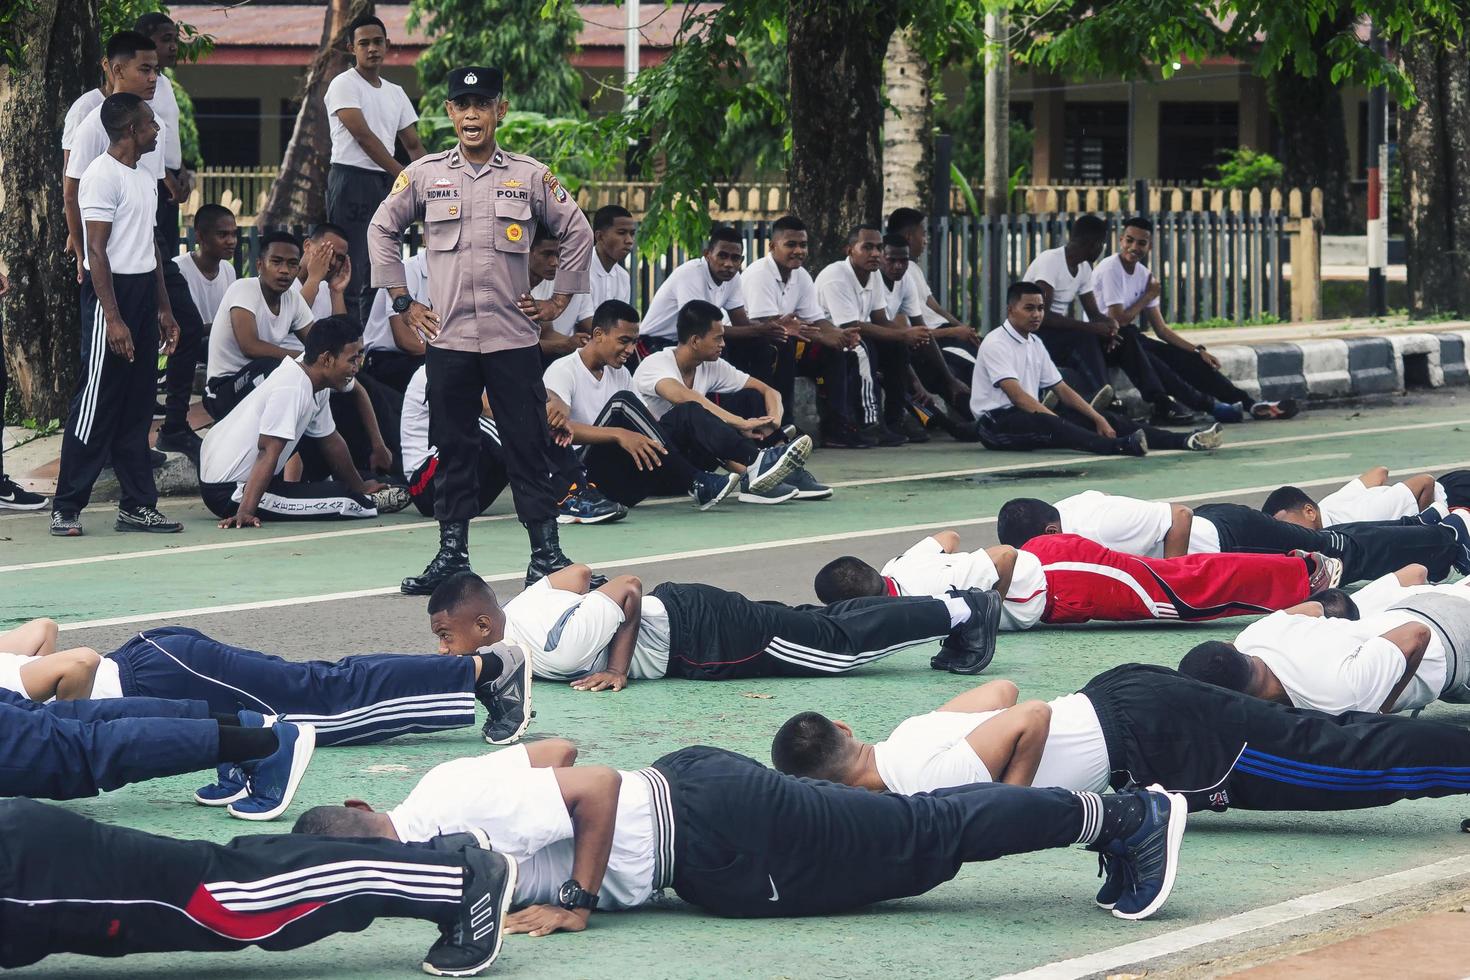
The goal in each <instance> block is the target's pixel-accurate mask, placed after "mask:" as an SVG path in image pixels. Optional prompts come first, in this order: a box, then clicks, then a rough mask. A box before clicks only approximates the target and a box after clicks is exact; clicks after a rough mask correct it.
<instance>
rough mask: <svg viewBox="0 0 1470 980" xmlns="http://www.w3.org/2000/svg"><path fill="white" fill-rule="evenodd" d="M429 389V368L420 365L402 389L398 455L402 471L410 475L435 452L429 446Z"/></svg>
mask: <svg viewBox="0 0 1470 980" xmlns="http://www.w3.org/2000/svg"><path fill="white" fill-rule="evenodd" d="M428 388H429V369H428V368H427V367H425V366H424V365H422V364H420V365H419V369H418V370H417V371H415V372H414V373H413V377H411V378H409V379H408V385H407V386H406V387H405V388H404V389H403V413H402V414H401V415H400V416H399V421H398V441H399V446H398V455H399V456H400V457H401V458H402V460H403V472H404V474H405V475H406V476H410V477H411V476H413V474H414V473H415V472H416V471H417V470H418V468H419V467H420V466H423V465H424V463H425V462H426V461H427V460H428V458H429V457H430V456H432V455H434V447H433V446H431V445H429V400H428Z"/></svg>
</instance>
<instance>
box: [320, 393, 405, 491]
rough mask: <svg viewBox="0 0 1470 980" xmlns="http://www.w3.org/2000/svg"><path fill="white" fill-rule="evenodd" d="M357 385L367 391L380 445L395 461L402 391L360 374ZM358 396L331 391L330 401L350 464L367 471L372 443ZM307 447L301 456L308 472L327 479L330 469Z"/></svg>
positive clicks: (398, 446)
mask: <svg viewBox="0 0 1470 980" xmlns="http://www.w3.org/2000/svg"><path fill="white" fill-rule="evenodd" d="M357 387H359V388H361V389H362V390H363V391H364V392H366V393H367V397H368V402H369V403H370V404H371V405H372V409H373V418H374V419H375V420H376V421H377V423H378V434H379V435H381V436H382V437H383V444H384V445H385V446H387V447H388V450H389V452H391V453H392V454H393V461H394V463H395V464H396V463H397V462H398V455H399V453H400V452H401V451H402V449H403V444H402V441H401V440H402V431H401V430H402V428H403V393H402V392H399V391H394V390H393V389H392V388H390V387H388V386H387V385H385V384H383V382H381V381H379V380H378V379H377V378H374V377H371V376H368V375H363V374H359V375H358V376H357ZM360 397H361V396H359V395H358V393H357V392H356V391H334V392H332V395H331V398H330V401H331V405H332V422H333V423H334V424H335V425H336V426H337V432H338V434H339V435H341V436H342V441H343V442H345V443H347V452H348V453H349V454H351V456H352V462H353V465H354V466H356V467H357V468H358V470H360V471H362V472H364V473H366V472H367V471H368V470H370V469H371V467H370V466H369V465H368V459H369V457H371V456H372V451H373V444H372V440H371V438H370V437H369V435H368V428H367V423H366V422H365V421H363V417H362V408H361V405H362V402H360V401H359V400H358V399H359V398H360ZM306 450H307V451H306V452H305V453H302V456H301V458H302V460H303V461H305V462H306V464H307V471H308V473H309V475H310V476H311V477H312V478H314V479H324V478H326V477H327V476H328V475H329V473H330V471H329V470H327V468H326V466H325V464H324V463H323V462H322V461H320V460H318V459H317V458H316V457H315V456H314V455H313V453H312V447H311V446H310V445H307V446H306Z"/></svg>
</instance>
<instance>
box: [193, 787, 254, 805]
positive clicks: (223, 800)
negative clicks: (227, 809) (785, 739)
mask: <svg viewBox="0 0 1470 980" xmlns="http://www.w3.org/2000/svg"><path fill="white" fill-rule="evenodd" d="M249 795H250V790H249V789H248V788H241V790H240V792H238V793H236V794H235V795H234V796H221V797H220V798H219V799H205V798H204V797H202V796H200V795H199V793H198V792H197V791H196V792H195V793H194V802H195V803H198V804H199V805H200V806H229V805H230V804H231V803H234V802H236V801H238V800H243V799H244V798H245V797H247V796H249Z"/></svg>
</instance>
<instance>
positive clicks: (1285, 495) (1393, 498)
mask: <svg viewBox="0 0 1470 980" xmlns="http://www.w3.org/2000/svg"><path fill="white" fill-rule="evenodd" d="M1436 504H1439V505H1440V506H1439V507H1438V508H1436V510H1437V511H1438V513H1437V514H1436V515H1435V516H1434V517H1433V518H1432V519H1431V520H1430V521H1429V523H1437V522H1438V521H1439V519H1440V518H1441V517H1442V516H1445V515H1447V514H1448V512H1449V507H1448V504H1447V501H1446V497H1445V491H1444V488H1443V487H1441V486H1440V485H1439V484H1438V483H1437V482H1436V481H1435V479H1434V477H1432V476H1430V475H1429V474H1428V473H1420V474H1419V475H1418V476H1411V477H1409V478H1408V479H1406V480H1404V481H1403V482H1402V483H1395V484H1393V485H1392V486H1390V485H1389V482H1388V467H1387V466H1375V467H1373V468H1372V469H1371V470H1368V471H1367V472H1366V473H1364V474H1363V475H1362V476H1360V477H1358V478H1356V479H1354V480H1349V481H1348V482H1347V483H1346V484H1345V485H1344V486H1343V487H1342V488H1341V489H1340V490H1336V491H1334V492H1332V493H1329V494H1328V495H1327V496H1325V497H1323V498H1322V500H1321V501H1320V502H1318V501H1316V500H1313V499H1312V498H1311V496H1310V495H1309V494H1308V493H1307V492H1306V491H1305V490H1302V489H1300V488H1298V487H1280V488H1278V489H1276V490H1273V491H1271V496H1269V497H1267V498H1266V502H1265V503H1264V504H1262V505H1261V513H1262V514H1265V515H1266V516H1268V517H1274V518H1276V519H1277V520H1278V521H1285V522H1286V523H1288V524H1296V525H1299V526H1301V527H1309V528H1312V529H1313V530H1316V531H1320V530H1322V528H1324V527H1337V526H1338V525H1340V524H1356V523H1359V522H1362V521H1396V520H1398V519H1400V518H1402V517H1417V516H1418V515H1419V514H1420V513H1422V512H1424V511H1426V510H1429V509H1430V508H1432V507H1434V506H1435V505H1436Z"/></svg>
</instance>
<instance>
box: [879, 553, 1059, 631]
mask: <svg viewBox="0 0 1470 980" xmlns="http://www.w3.org/2000/svg"><path fill="white" fill-rule="evenodd" d="M879 574H880V575H882V576H883V577H884V578H887V579H888V580H889V581H890V582H891V583H892V584H893V585H894V586H895V587H896V590H897V594H898V595H929V596H935V597H937V598H940V599H943V598H946V597H947V596H948V595H949V590H950V589H989V588H993V587H994V586H995V583H996V582H997V581H999V580H1000V573H999V572H997V571H996V568H995V563H994V562H993V561H991V560H990V555H988V554H987V553H986V552H985V550H984V549H983V548H982V549H980V550H978V551H957V552H955V553H953V554H946V553H945V551H944V549H943V548H942V547H941V546H940V544H939V541H938V540H936V539H935V538H932V537H928V538H925V539H924V540H922V541H920V542H919V543H917V544H915V545H914V546H913V547H911V548H909V550H908V551H905V552H904V553H903V554H901V555H899V556H898V557H897V558H894V559H893V560H891V561H889V562H888V564H886V565H884V566H883V568H882V569H881V570H880V571H879ZM1045 611H1046V573H1045V572H1043V571H1042V569H1041V561H1040V560H1039V559H1038V558H1037V557H1036V556H1035V555H1033V554H1031V553H1030V552H1029V551H1017V552H1016V566H1015V569H1014V570H1013V571H1012V573H1011V584H1010V588H1009V589H1007V590H1006V596H1005V605H1004V606H1002V607H1001V614H1000V628H1001V629H1003V630H1024V629H1030V628H1031V627H1032V626H1035V625H1036V624H1037V623H1038V622H1040V620H1041V614H1042V613H1043V612H1045Z"/></svg>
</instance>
